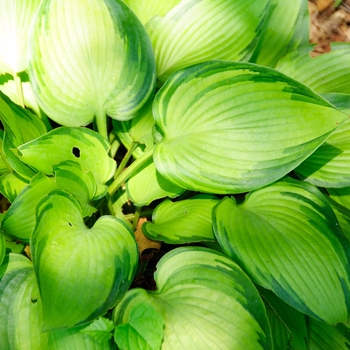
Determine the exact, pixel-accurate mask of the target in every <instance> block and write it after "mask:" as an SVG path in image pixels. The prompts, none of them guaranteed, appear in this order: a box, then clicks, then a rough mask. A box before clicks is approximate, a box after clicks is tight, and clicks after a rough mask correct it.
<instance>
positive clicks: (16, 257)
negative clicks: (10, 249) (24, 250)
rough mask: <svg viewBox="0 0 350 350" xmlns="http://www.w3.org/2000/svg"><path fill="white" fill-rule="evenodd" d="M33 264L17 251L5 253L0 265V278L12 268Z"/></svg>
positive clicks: (25, 267) (30, 266)
mask: <svg viewBox="0 0 350 350" xmlns="http://www.w3.org/2000/svg"><path fill="white" fill-rule="evenodd" d="M32 267H33V265H32V263H31V261H30V260H28V259H27V258H26V257H25V256H24V255H22V254H17V253H10V254H6V255H5V258H4V261H3V262H2V265H0V278H2V277H3V276H4V275H5V274H7V273H9V272H10V271H12V270H17V269H27V268H32Z"/></svg>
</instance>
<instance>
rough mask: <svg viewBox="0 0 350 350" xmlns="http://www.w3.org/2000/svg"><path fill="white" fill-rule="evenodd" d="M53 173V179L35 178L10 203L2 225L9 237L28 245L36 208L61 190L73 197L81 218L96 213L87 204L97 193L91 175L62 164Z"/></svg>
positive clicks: (76, 165)
mask: <svg viewBox="0 0 350 350" xmlns="http://www.w3.org/2000/svg"><path fill="white" fill-rule="evenodd" d="M53 169H54V172H55V176H54V177H48V176H45V175H44V174H42V173H38V174H37V175H35V176H34V177H33V179H32V180H31V182H30V184H29V185H28V186H27V187H26V188H25V189H24V190H23V191H22V192H21V194H20V195H19V196H18V197H17V198H16V200H15V201H14V202H13V203H12V205H11V207H10V208H9V210H8V211H7V212H6V214H5V217H4V219H3V221H2V223H1V227H2V228H3V229H4V230H5V232H6V233H7V234H8V235H11V236H13V237H16V238H18V239H21V240H25V241H29V239H30V236H31V234H32V233H33V230H34V226H35V224H36V217H35V211H36V206H37V205H38V203H39V202H40V201H41V199H42V198H43V197H44V196H46V195H48V194H49V193H50V192H51V191H53V190H57V189H62V190H66V191H67V192H69V193H71V194H72V195H74V197H75V198H76V199H77V200H78V202H79V204H80V206H81V208H82V215H83V217H86V216H90V215H92V214H93V213H94V212H95V211H96V209H95V208H94V207H93V206H92V205H91V204H90V202H91V200H92V199H93V197H94V195H95V191H96V183H95V180H94V178H93V176H92V175H91V173H85V172H83V171H82V170H81V168H80V166H79V164H78V163H75V162H63V163H60V164H59V165H57V166H54V167H53Z"/></svg>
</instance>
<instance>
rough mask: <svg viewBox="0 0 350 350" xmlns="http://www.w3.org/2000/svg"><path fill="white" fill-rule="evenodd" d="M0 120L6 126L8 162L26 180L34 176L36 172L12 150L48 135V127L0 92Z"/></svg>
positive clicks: (5, 153)
mask: <svg viewBox="0 0 350 350" xmlns="http://www.w3.org/2000/svg"><path fill="white" fill-rule="evenodd" d="M0 120H1V122H2V124H3V125H4V130H5V134H4V139H3V153H4V156H5V157H6V162H7V163H8V164H9V165H10V166H11V167H12V168H13V169H14V171H16V172H17V173H18V174H19V175H20V176H21V177H23V178H24V179H30V178H31V177H33V176H34V174H35V173H34V171H33V170H32V169H30V168H29V167H28V166H26V165H25V164H23V163H22V162H21V161H20V160H18V158H17V157H16V156H15V155H14V154H13V152H12V148H15V147H18V146H20V145H22V144H24V143H26V142H28V141H31V140H33V139H36V138H37V137H39V136H41V135H43V134H45V133H46V131H47V130H46V126H45V124H44V123H43V121H42V120H41V119H40V118H39V117H37V116H36V115H34V114H32V113H31V112H29V111H28V110H27V109H23V108H22V107H20V106H18V105H17V104H15V103H14V102H12V101H11V100H10V99H9V98H8V97H7V96H5V95H4V94H3V93H2V92H0Z"/></svg>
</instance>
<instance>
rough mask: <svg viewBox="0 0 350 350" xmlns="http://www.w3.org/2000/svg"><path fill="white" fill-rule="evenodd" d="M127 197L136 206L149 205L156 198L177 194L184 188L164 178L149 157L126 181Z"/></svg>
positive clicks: (172, 196)
mask: <svg viewBox="0 0 350 350" xmlns="http://www.w3.org/2000/svg"><path fill="white" fill-rule="evenodd" d="M126 191H127V194H128V197H129V199H130V200H131V201H132V202H133V203H134V204H135V205H136V206H139V207H141V206H144V205H149V204H150V203H151V202H153V201H154V200H156V199H160V198H164V197H170V198H174V197H177V196H179V195H180V194H181V193H183V192H184V191H185V190H184V189H183V188H181V187H179V186H177V185H174V184H173V183H172V182H170V181H169V180H167V179H166V178H164V177H163V176H162V175H161V174H160V173H159V172H158V171H157V169H156V166H155V164H154V162H153V159H150V160H149V161H148V162H147V163H145V164H144V166H143V167H142V168H140V170H139V171H138V172H137V173H136V174H135V175H134V176H133V177H131V178H130V179H129V180H128V182H127V183H126Z"/></svg>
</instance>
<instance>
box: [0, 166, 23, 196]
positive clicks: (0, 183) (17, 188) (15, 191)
mask: <svg viewBox="0 0 350 350" xmlns="http://www.w3.org/2000/svg"><path fill="white" fill-rule="evenodd" d="M27 185H28V183H27V182H26V181H23V179H22V178H21V177H20V176H18V175H17V174H16V173H15V172H11V173H6V174H4V175H2V176H0V193H1V194H2V195H3V196H4V197H6V198H7V199H8V201H9V202H11V203H12V202H14V201H15V199H16V198H17V196H18V195H19V194H20V193H21V192H22V190H23V189H24V187H26V186H27Z"/></svg>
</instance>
